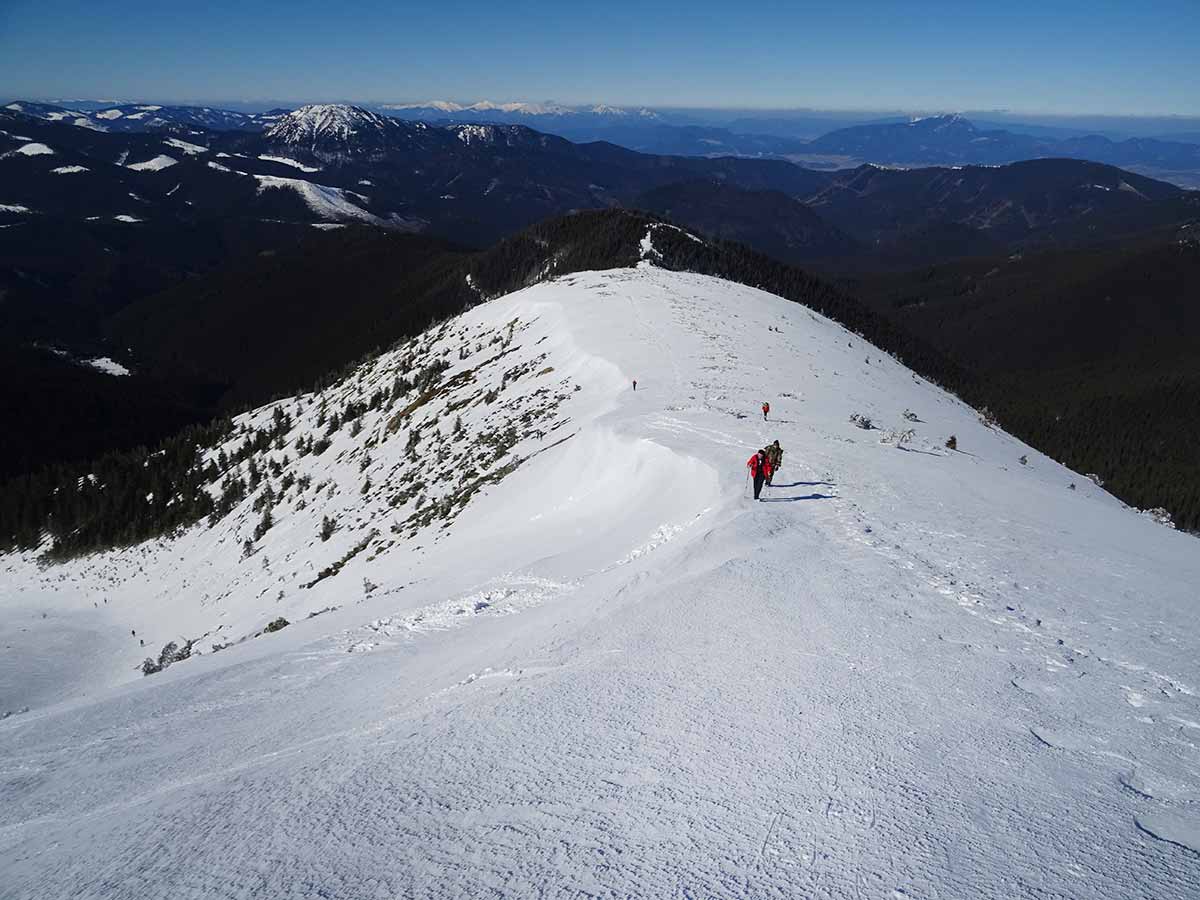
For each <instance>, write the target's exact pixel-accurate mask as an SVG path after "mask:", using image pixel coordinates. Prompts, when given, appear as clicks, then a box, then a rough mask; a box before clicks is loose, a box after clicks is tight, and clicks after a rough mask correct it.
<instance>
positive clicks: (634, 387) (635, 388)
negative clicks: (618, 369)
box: [633, 378, 637, 393]
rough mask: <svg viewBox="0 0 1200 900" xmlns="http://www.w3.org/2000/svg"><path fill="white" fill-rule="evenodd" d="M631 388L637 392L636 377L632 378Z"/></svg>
mask: <svg viewBox="0 0 1200 900" xmlns="http://www.w3.org/2000/svg"><path fill="white" fill-rule="evenodd" d="M633 390H634V392H635V393H636V392H637V379H636V378H635V379H633Z"/></svg>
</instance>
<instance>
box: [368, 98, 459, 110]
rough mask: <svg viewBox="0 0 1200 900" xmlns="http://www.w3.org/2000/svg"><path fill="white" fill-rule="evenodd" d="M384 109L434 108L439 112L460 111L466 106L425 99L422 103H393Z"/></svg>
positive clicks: (452, 102)
mask: <svg viewBox="0 0 1200 900" xmlns="http://www.w3.org/2000/svg"><path fill="white" fill-rule="evenodd" d="M384 109H398V110H400V109H436V110H438V111H439V112H462V111H463V110H464V109H466V107H465V106H463V105H462V104H461V103H455V102H454V101H452V100H426V101H425V102H424V103H393V104H391V105H389V106H385V107H384Z"/></svg>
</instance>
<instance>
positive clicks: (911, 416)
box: [904, 409, 921, 422]
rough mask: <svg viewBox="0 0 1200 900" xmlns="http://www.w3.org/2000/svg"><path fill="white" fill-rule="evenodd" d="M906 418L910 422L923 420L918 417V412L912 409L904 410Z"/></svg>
mask: <svg viewBox="0 0 1200 900" xmlns="http://www.w3.org/2000/svg"><path fill="white" fill-rule="evenodd" d="M904 418H905V420H907V421H909V422H920V421H921V420H920V419H919V418H918V417H917V414H916V413H915V412H913V411H912V410H911V409H906V410H905V411H904Z"/></svg>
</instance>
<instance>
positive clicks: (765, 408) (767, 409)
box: [763, 400, 771, 422]
mask: <svg viewBox="0 0 1200 900" xmlns="http://www.w3.org/2000/svg"><path fill="white" fill-rule="evenodd" d="M770 411H771V404H770V403H767V402H766V401H765V400H764V401H763V421H764V422H765V421H767V413H769V412H770Z"/></svg>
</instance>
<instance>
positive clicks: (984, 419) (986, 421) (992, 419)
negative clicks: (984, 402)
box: [979, 406, 1000, 428]
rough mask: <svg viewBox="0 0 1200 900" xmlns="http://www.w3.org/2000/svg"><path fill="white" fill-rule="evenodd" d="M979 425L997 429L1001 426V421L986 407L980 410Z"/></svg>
mask: <svg viewBox="0 0 1200 900" xmlns="http://www.w3.org/2000/svg"><path fill="white" fill-rule="evenodd" d="M979 423H980V424H981V425H983V426H985V427H987V428H996V427H998V426H999V425H1000V421H999V420H998V419H997V418H996V414H995V413H993V412H992V411H991V410H990V409H988V408H987V407H986V406H985V407H984V408H983V409H981V410H979Z"/></svg>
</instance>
